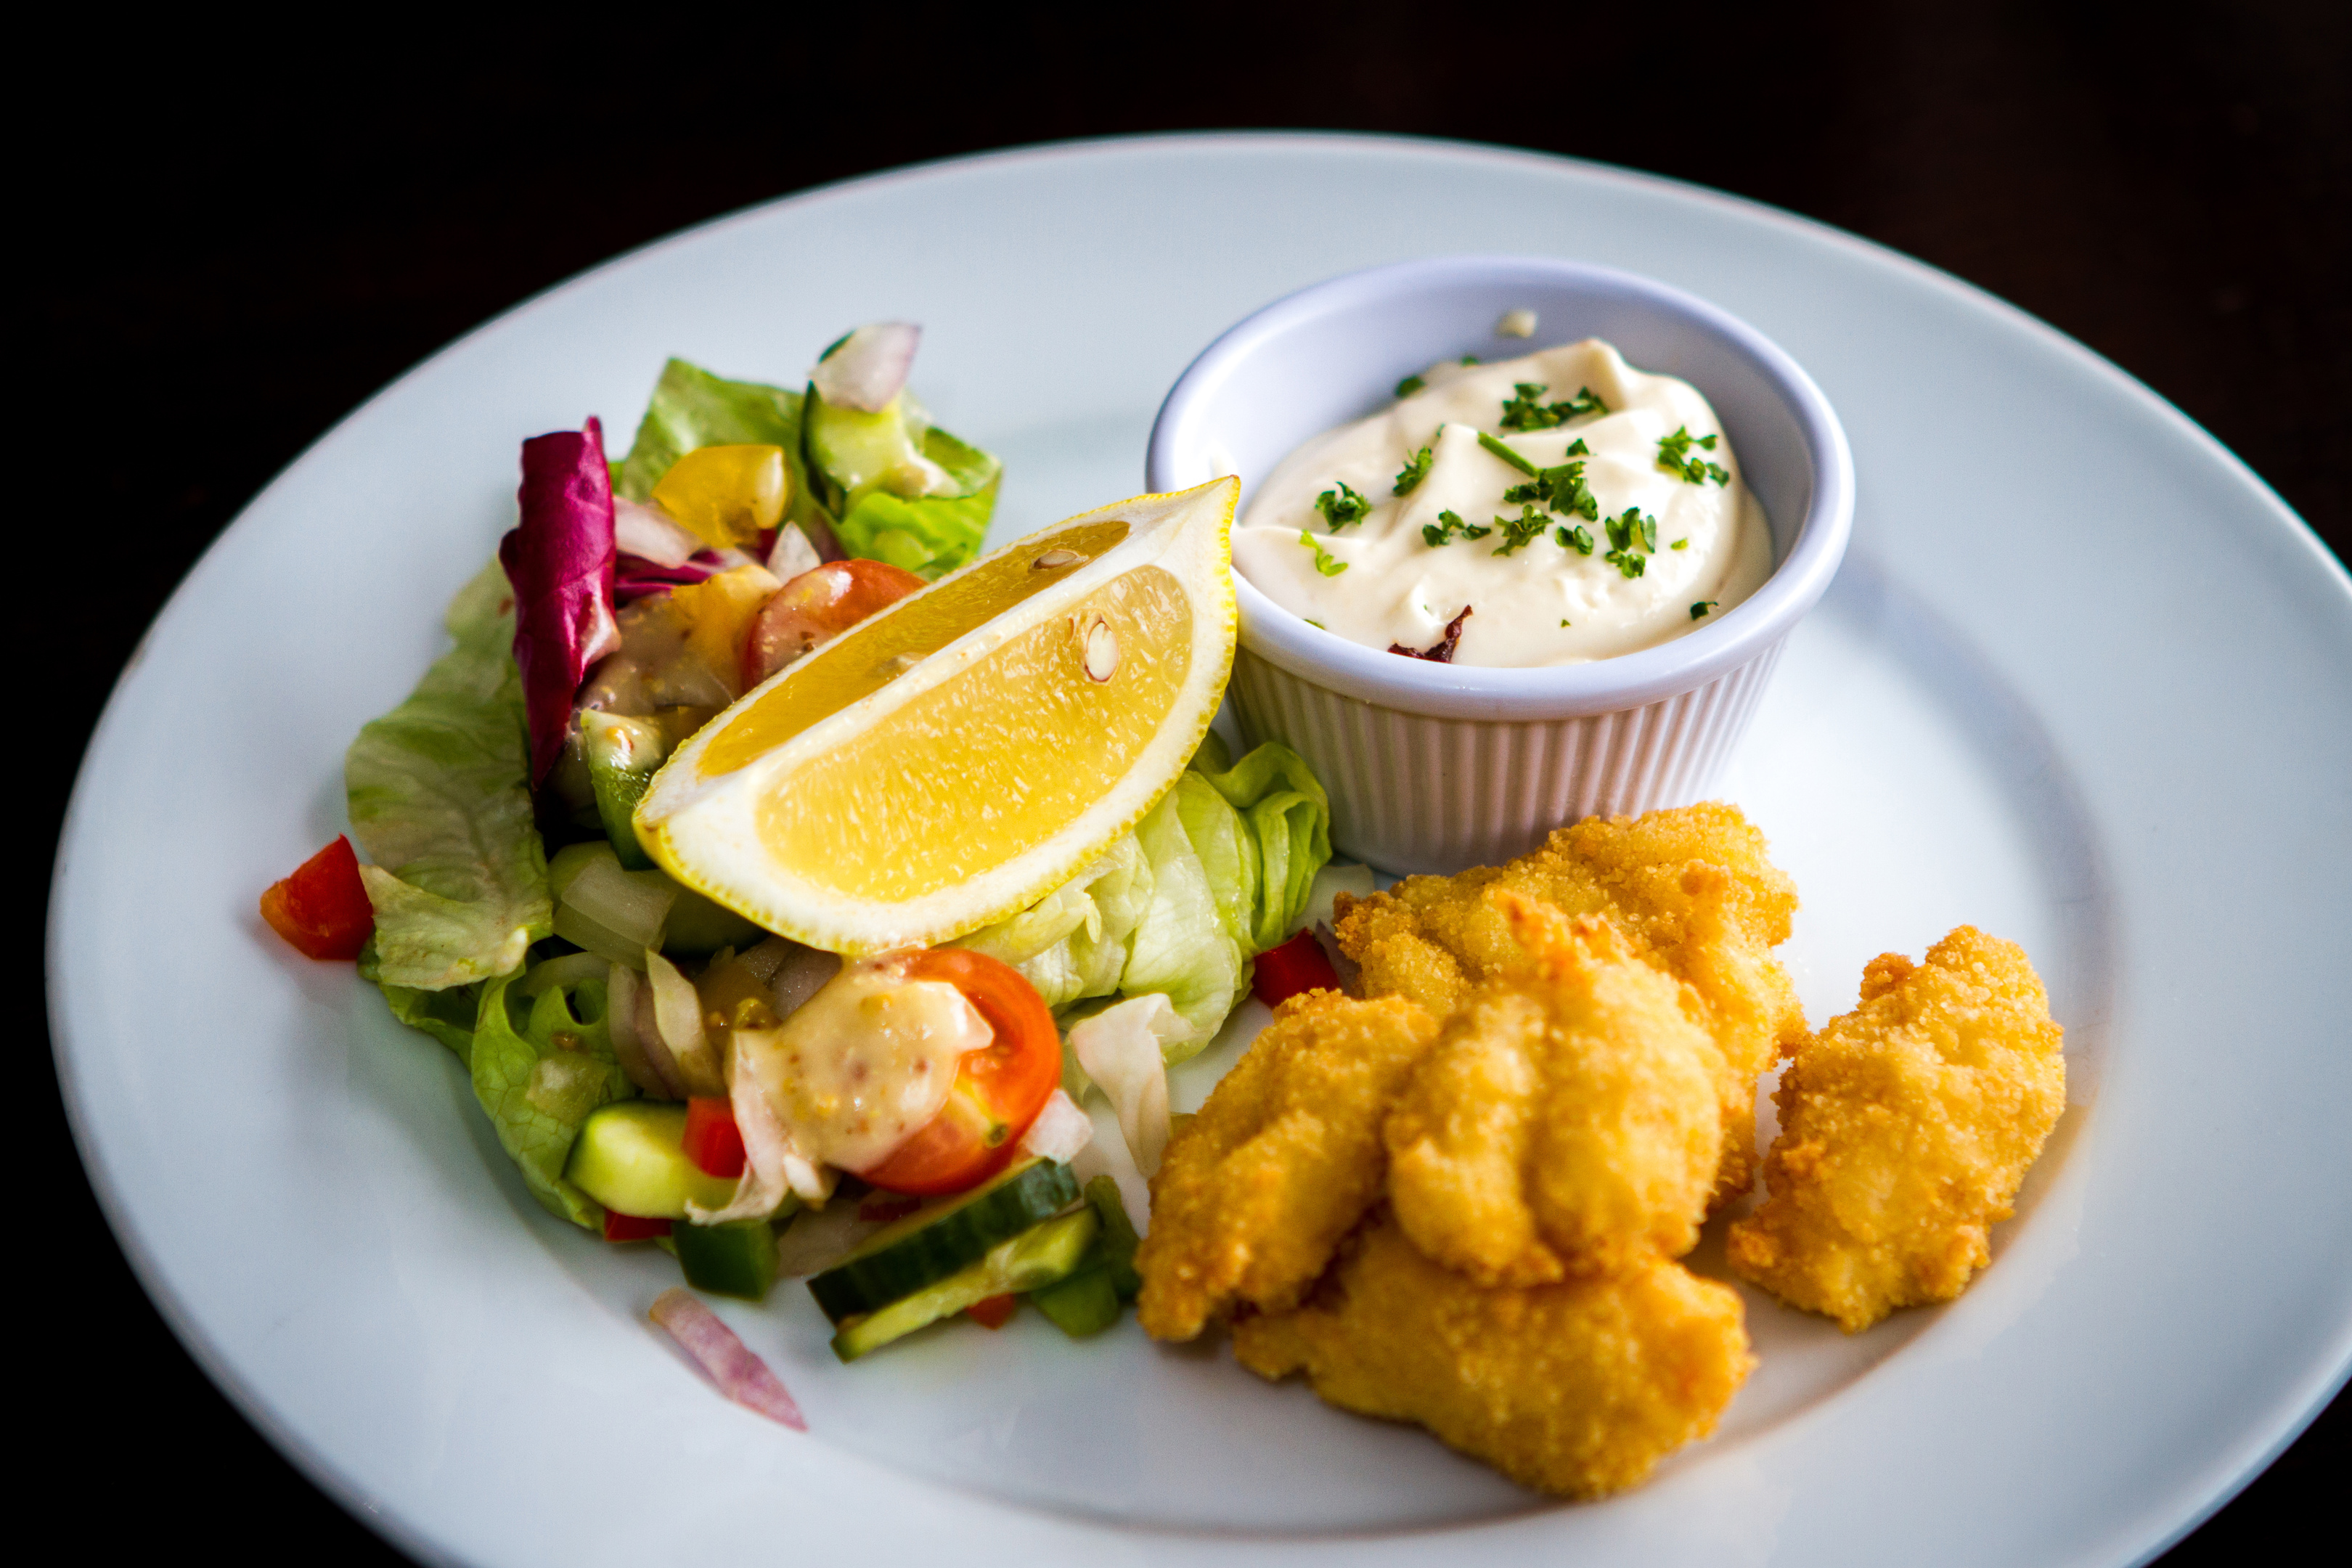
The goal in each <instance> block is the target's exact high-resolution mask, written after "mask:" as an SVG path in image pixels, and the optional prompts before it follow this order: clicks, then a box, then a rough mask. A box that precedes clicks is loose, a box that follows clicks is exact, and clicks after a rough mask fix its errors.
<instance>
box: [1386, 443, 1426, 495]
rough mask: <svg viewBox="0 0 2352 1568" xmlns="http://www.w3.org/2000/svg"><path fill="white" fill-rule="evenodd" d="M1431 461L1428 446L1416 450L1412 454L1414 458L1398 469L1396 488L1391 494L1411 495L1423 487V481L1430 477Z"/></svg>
mask: <svg viewBox="0 0 2352 1568" xmlns="http://www.w3.org/2000/svg"><path fill="white" fill-rule="evenodd" d="M1430 461H1431V456H1430V450H1429V448H1428V447H1423V448H1422V449H1421V450H1420V451H1418V452H1415V453H1414V454H1413V455H1412V460H1411V461H1410V462H1408V463H1406V464H1405V466H1404V467H1403V468H1399V469H1398V470H1397V477H1396V485H1395V488H1393V489H1391V490H1390V491H1389V494H1391V495H1396V496H1409V495H1411V494H1412V492H1413V491H1415V490H1417V489H1420V488H1421V481H1422V480H1423V479H1427V478H1429V465H1430Z"/></svg>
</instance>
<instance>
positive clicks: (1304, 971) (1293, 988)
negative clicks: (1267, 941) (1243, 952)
mask: <svg viewBox="0 0 2352 1568" xmlns="http://www.w3.org/2000/svg"><path fill="white" fill-rule="evenodd" d="M1250 989H1251V990H1252V991H1254V992H1255V993H1256V994H1257V999H1258V1000H1259V1001H1261V1002H1263V1003H1265V1005H1267V1006H1269V1007H1273V1006H1277V1005H1280V1004H1282V1003H1284V1002H1286V1001H1288V1000H1289V999H1290V998H1291V997H1293V996H1296V995H1297V994H1299V993H1300V992H1302V991H1337V990H1338V989H1339V971H1338V970H1335V969H1333V968H1332V967H1331V960H1330V958H1329V956H1328V954H1326V953H1325V952H1324V951H1323V944H1322V943H1321V942H1317V941H1316V940H1315V933H1314V932H1313V931H1300V932H1299V933H1298V934H1297V936H1294V937H1292V938H1291V939H1290V940H1289V941H1288V942H1284V943H1283V944H1282V945H1281V946H1279V947H1269V948H1267V949H1266V950H1265V952H1261V953H1259V954H1258V955H1257V973H1256V974H1255V976H1254V977H1253V978H1252V979H1251V981H1250Z"/></svg>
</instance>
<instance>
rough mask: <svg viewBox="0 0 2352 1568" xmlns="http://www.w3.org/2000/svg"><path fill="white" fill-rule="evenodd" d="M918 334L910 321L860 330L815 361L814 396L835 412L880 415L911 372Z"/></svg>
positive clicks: (812, 373)
mask: <svg viewBox="0 0 2352 1568" xmlns="http://www.w3.org/2000/svg"><path fill="white" fill-rule="evenodd" d="M922 341H923V329H922V328H920V327H919V326H917V325H916V324H915V323H914V322H912V321H877V322H875V323H874V324H873V325H871V326H866V327H860V328H858V329H857V330H856V331H854V332H852V333H850V334H849V336H847V337H846V338H844V339H843V340H842V341H841V345H840V346H839V347H838V348H836V349H835V350H834V351H833V352H832V353H829V354H827V355H825V356H824V358H823V359H821V360H819V361H817V363H816V366H815V368H814V369H813V370H811V371H810V372H809V381H810V383H811V384H814V386H815V387H816V390H817V394H818V395H820V396H822V397H823V398H824V400H825V401H826V402H827V403H830V404H832V405H835V407H839V408H856V409H862V410H863V411H864V412H866V413H867V414H879V413H881V412H882V410H884V409H885V408H887V407H888V406H890V400H891V399H892V398H894V397H896V396H898V390H899V388H901V387H903V386H905V385H906V384H907V373H908V371H909V370H911V369H913V368H914V364H915V349H916V346H917V345H918V344H919V343H921V342H922Z"/></svg>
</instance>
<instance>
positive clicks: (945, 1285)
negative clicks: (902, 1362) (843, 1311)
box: [833, 1208, 1101, 1361]
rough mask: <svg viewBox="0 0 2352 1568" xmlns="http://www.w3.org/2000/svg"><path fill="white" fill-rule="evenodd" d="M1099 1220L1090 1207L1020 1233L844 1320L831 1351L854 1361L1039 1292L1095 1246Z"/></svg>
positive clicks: (1074, 1266) (1076, 1265) (1073, 1269)
mask: <svg viewBox="0 0 2352 1568" xmlns="http://www.w3.org/2000/svg"><path fill="white" fill-rule="evenodd" d="M1100 1224H1101V1222H1100V1221H1098V1220H1097V1219H1096V1218H1095V1211H1094V1210H1093V1209H1091V1208H1082V1209H1080V1210H1078V1212H1077V1213H1076V1214H1069V1215H1063V1216H1062V1217H1061V1218H1059V1219H1049V1220H1047V1221H1046V1222H1045V1224H1043V1225H1041V1226H1034V1228H1032V1229H1030V1230H1027V1231H1024V1232H1023V1233H1022V1234H1021V1235H1019V1236H1016V1237H1013V1239H1012V1240H1010V1241H1007V1242H1004V1243H1003V1244H1002V1245H1000V1246H998V1247H994V1248H992V1250H990V1251H989V1252H988V1254H987V1255H986V1256H984V1257H983V1258H981V1260H980V1261H979V1262H977V1263H975V1264H973V1265H972V1266H971V1268H965V1269H963V1270H961V1272H959V1273H955V1274H950V1275H949V1276H948V1277H947V1278H946V1279H941V1280H939V1281H937V1282H936V1283H934V1284H932V1285H929V1286H928V1287H926V1288H925V1289H920V1290H918V1291H916V1292H915V1293H914V1294H913V1295H911V1296H908V1297H905V1298H903V1299H902V1300H897V1301H893V1302H891V1303H890V1304H889V1305H888V1306H887V1307H885V1308H883V1309H882V1310H880V1311H878V1312H869V1313H867V1314H866V1315H865V1316H864V1317H857V1318H850V1319H847V1320H845V1321H843V1322H842V1324H841V1329H840V1331H839V1332H838V1333H836V1334H835V1335H834V1336H833V1353H834V1354H835V1355H837V1356H839V1357H840V1358H841V1359H842V1360H844V1361H856V1359H857V1358H858V1357H859V1356H862V1355H866V1354H869V1353H870V1352H874V1351H877V1350H879V1349H880V1348H881V1347H882V1346H884V1345H887V1344H888V1343H889V1342H891V1341H893V1340H898V1339H904V1338H906V1336H908V1334H911V1333H913V1332H914V1331H916V1330H917V1329H919V1328H922V1327H924V1326H926V1325H928V1324H930V1323H936V1322H938V1321H940V1319H941V1318H948V1317H953V1316H954V1315H955V1314H956V1313H958V1312H961V1311H962V1310H964V1309H965V1308H966V1307H969V1306H971V1305H972V1304H973V1303H974V1302H977V1301H985V1300H988V1299H989V1298H990V1297H991V1296H1011V1295H1019V1294H1021V1293H1022V1292H1024V1291H1029V1290H1041V1289H1045V1287H1047V1286H1049V1285H1053V1284H1055V1283H1057V1282H1058V1281H1061V1280H1064V1279H1068V1278H1069V1277H1070V1276H1071V1275H1072V1274H1074V1273H1076V1271H1077V1269H1078V1268H1079V1266H1080V1265H1081V1264H1083V1263H1084V1262H1085V1261H1086V1258H1087V1248H1088V1247H1091V1246H1092V1245H1093V1244H1094V1239H1095V1232H1096V1231H1097V1229H1098V1228H1099V1227H1100Z"/></svg>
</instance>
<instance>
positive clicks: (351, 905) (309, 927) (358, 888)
mask: <svg viewBox="0 0 2352 1568" xmlns="http://www.w3.org/2000/svg"><path fill="white" fill-rule="evenodd" d="M261 918H262V919H263V920H266V921H268V922H269V929H270V930H272V931H276V932H277V933H278V935H279V936H282V937H284V938H285V939H286V940H287V941H288V942H292V943H293V944H294V946H295V948H296V949H297V950H298V951H299V952H301V953H302V954H303V955H304V956H305V957H308V958H342V959H352V958H357V957H358V956H359V955H360V949H362V948H363V947H365V946H366V945H367V940H368V938H369V937H371V936H373V935H374V934H375V909H374V907H373V905H371V904H370V903H369V902H368V896H367V884H366V883H364V882H362V881H361V880H360V858H359V856H357V855H356V854H354V853H353V852H352V841H351V840H350V839H348V838H345V837H341V835H340V834H339V835H337V836H336V838H335V841H334V842H333V843H332V844H330V845H328V846H327V847H325V848H324V849H321V850H320V851H319V852H318V853H317V854H316V855H313V856H311V857H310V858H309V859H308V860H305V861H303V862H302V864H301V865H300V866H299V867H297V868H295V871H294V874H293V875H292V876H290V877H288V878H286V879H284V880H282V881H278V882H273V883H271V884H270V885H269V890H268V892H266V893H264V894H262V895H261Z"/></svg>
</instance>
